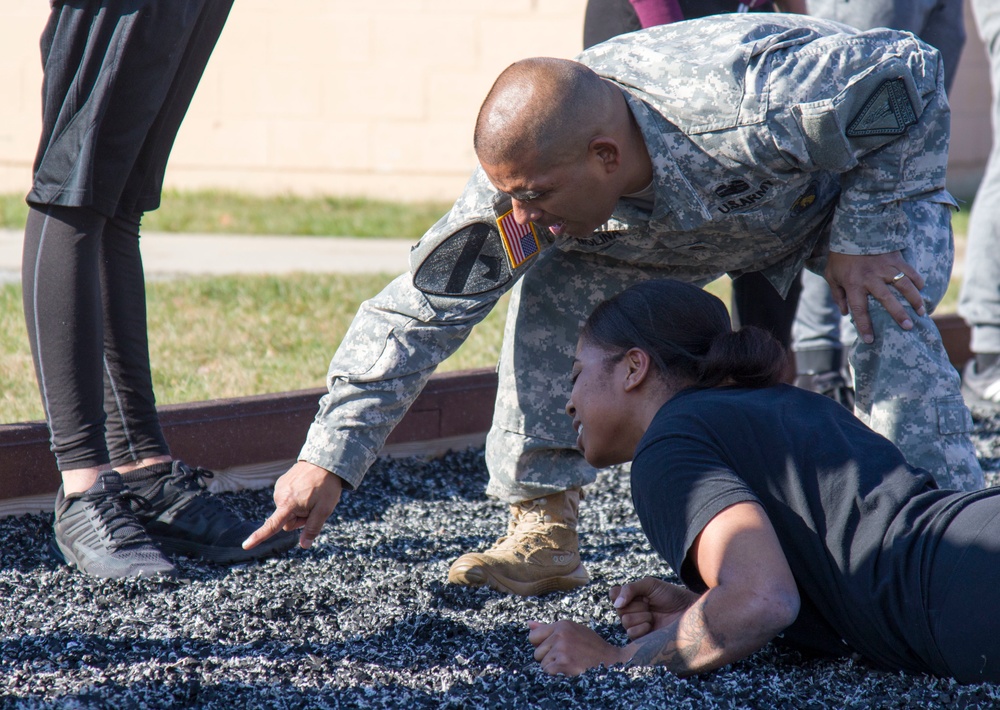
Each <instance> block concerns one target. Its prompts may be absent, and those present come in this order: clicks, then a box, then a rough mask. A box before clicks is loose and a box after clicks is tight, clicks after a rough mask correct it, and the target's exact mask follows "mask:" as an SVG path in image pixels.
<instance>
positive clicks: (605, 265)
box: [486, 202, 983, 503]
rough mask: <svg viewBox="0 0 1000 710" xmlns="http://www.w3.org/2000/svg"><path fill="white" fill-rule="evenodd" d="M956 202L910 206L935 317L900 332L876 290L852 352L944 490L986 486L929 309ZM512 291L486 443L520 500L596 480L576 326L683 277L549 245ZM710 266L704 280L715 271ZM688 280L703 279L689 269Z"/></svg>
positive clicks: (508, 497) (877, 421)
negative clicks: (584, 440) (581, 422)
mask: <svg viewBox="0 0 1000 710" xmlns="http://www.w3.org/2000/svg"><path fill="white" fill-rule="evenodd" d="M949 210H950V208H949V207H948V206H947V205H945V204H939V203H932V202H914V203H907V214H908V216H909V217H910V228H911V234H912V239H911V243H912V244H913V247H912V248H910V249H907V250H905V251H904V252H903V257H904V258H905V259H907V261H909V263H910V264H912V265H913V266H914V267H915V268H916V269H917V271H919V272H920V273H921V274H923V275H924V277H925V279H926V281H927V283H926V286H925V288H924V297H925V300H926V301H927V305H928V316H926V317H923V318H921V317H918V316H917V315H916V313H915V312H913V311H912V309H910V308H909V307H908V306H907V308H908V309H909V310H910V316H911V318H912V320H913V322H914V324H915V326H914V328H913V330H910V331H904V330H902V329H901V328H900V327H899V326H898V325H897V324H896V323H895V321H894V320H893V319H892V317H891V316H889V314H888V312H887V311H886V310H885V309H884V308H883V307H882V305H881V304H879V303H878V302H876V301H874V300H872V299H869V310H870V312H871V315H872V320H873V324H874V327H875V342H874V343H873V344H872V345H867V346H863V347H859V348H858V349H857V350H856V352H855V353H854V354H853V356H852V365H853V367H854V372H855V388H856V391H857V409H856V414H857V415H858V417H859V418H860V419H861V420H862V421H864V422H865V423H866V424H868V425H869V426H871V427H872V428H873V429H875V430H876V431H878V432H880V433H881V434H883V435H884V436H886V437H887V438H889V439H890V440H892V441H893V442H895V443H896V445H897V446H899V447H900V449H901V450H902V451H903V453H904V455H905V456H906V457H907V460H908V461H909V462H910V463H911V464H912V465H914V466H919V467H921V468H925V469H927V470H928V471H930V472H931V473H932V474H933V475H934V476H935V478H936V479H937V480H938V482H939V484H940V485H941V486H942V487H948V488H960V489H966V490H973V489H977V488H982V487H983V474H982V470H981V469H980V467H979V463H978V461H977V459H976V452H975V449H974V447H973V445H972V442H971V439H970V437H969V433H970V432H971V428H972V418H971V416H970V414H969V412H968V410H967V409H966V407H965V404H964V402H963V400H962V397H961V395H960V393H959V377H958V373H957V372H956V371H955V369H954V368H953V367H952V366H951V364H950V362H949V361H948V357H947V353H946V352H945V350H944V346H943V344H942V342H941V336H940V333H939V332H938V330H937V327H936V326H935V325H934V323H933V321H932V320H931V318H930V315H929V313H930V311H932V310H933V307H934V306H935V305H936V304H937V303H938V302H939V301H940V299H941V297H942V296H943V294H944V292H945V290H946V289H947V285H948V279H949V277H950V273H951V263H952V259H953V254H954V246H953V242H952V235H951V216H950V211H949ZM538 259H539V263H537V264H536V265H535V266H534V267H533V268H532V269H531V270H530V271H529V272H528V273H527V274H525V276H524V278H523V279H522V280H521V281H520V282H519V283H518V284H517V286H516V287H515V288H514V290H513V292H512V294H511V301H510V306H509V311H508V316H507V325H506V332H505V333H504V342H503V347H502V350H501V355H500V365H499V386H498V390H497V399H496V407H495V411H494V419H493V427H492V429H491V430H490V432H489V435H488V437H487V441H486V463H487V467H488V469H489V472H490V482H489V485H488V487H487V491H486V492H487V493H488V494H489V495H491V496H494V497H496V498H499V499H500V500H502V501H505V502H508V503H513V502H517V501H520V500H527V499H530V498H537V497H539V496H544V495H546V494H549V493H554V492H558V491H561V490H565V489H567V488H569V487H572V486H581V485H586V484H588V483H592V482H593V481H594V479H595V477H596V471H595V470H594V469H593V468H592V467H591V466H590V465H589V464H588V463H587V462H586V461H585V460H584V458H583V456H581V455H580V453H579V452H578V451H577V450H576V448H575V445H576V434H575V433H574V432H573V429H572V426H571V420H570V418H569V417H568V416H567V415H566V414H565V405H566V402H567V400H568V399H569V395H570V390H571V389H572V387H571V384H570V369H571V367H572V360H573V354H574V352H575V348H576V341H577V335H578V334H579V330H580V326H581V325H582V324H583V321H584V320H585V319H586V317H587V316H588V315H589V314H590V312H591V311H592V310H593V308H594V307H595V306H596V305H597V304H598V303H600V302H601V301H603V300H605V299H607V298H609V297H611V296H613V295H614V294H616V293H618V292H620V291H622V290H623V289H625V288H627V287H628V286H629V285H631V284H633V283H636V282H638V281H642V280H646V279H653V278H669V277H673V278H678V272H677V270H676V269H672V268H669V267H663V268H660V267H655V266H635V265H632V264H627V263H623V262H620V261H613V260H609V259H604V258H600V257H595V256H593V255H586V254H579V253H574V252H560V251H557V250H551V251H549V252H545V253H544V254H542V255H540V256H539V257H538ZM710 278H711V276H710V275H709V274H706V275H705V276H704V278H702V279H700V282H701V283H705V282H707V281H708V280H710ZM688 280H691V281H695V282H698V281H699V279H697V278H695V277H693V276H690V275H689V278H688Z"/></svg>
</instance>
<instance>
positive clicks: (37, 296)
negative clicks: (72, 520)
mask: <svg viewBox="0 0 1000 710" xmlns="http://www.w3.org/2000/svg"><path fill="white" fill-rule="evenodd" d="M232 1H233V0H190V1H189V2H183V3H181V2H176V1H175V0H104V2H100V3H79V2H53V4H52V12H51V14H50V16H49V22H48V24H47V25H46V28H45V31H44V33H43V35H42V41H41V50H42V62H43V66H44V83H43V86H42V119H43V120H42V136H41V140H40V141H39V147H38V154H37V156H36V158H35V171H34V180H33V184H32V189H31V192H30V193H29V195H28V203H29V204H30V205H31V211H30V213H29V216H28V223H27V226H26V227H25V233H24V260H23V264H22V276H21V278H22V286H23V288H24V314H25V320H26V321H27V324H28V333H29V336H30V342H31V352H32V356H33V358H34V362H35V372H36V375H37V377H38V385H39V389H40V390H41V394H42V401H43V404H44V406H45V415H46V418H47V420H48V423H49V429H50V431H51V442H52V451H53V452H54V453H55V455H56V463H57V465H58V467H59V470H60V471H65V470H69V469H76V468H85V467H92V466H100V465H102V464H107V463H109V462H110V463H111V464H112V465H113V466H117V465H121V464H123V463H126V462H130V461H135V460H138V459H141V458H148V457H151V456H159V455H166V454H169V450H168V449H167V443H166V441H165V440H164V437H163V433H162V432H161V430H160V425H159V422H158V420H157V415H156V406H155V402H154V398H153V385H152V381H151V377H150V371H149V353H148V346H147V341H146V300H145V286H144V283H143V273H142V259H141V257H140V255H139V221H140V219H141V217H142V214H143V212H146V211H148V210H151V209H155V208H156V207H157V206H158V205H159V201H160V188H161V186H162V184H163V175H164V171H165V170H166V165H167V157H168V156H169V154H170V150H171V147H172V146H173V143H174V138H175V136H176V135H177V131H178V129H179V128H180V125H181V121H182V120H183V118H184V115H185V113H186V111H187V109H188V106H189V104H190V103H191V99H192V97H193V96H194V92H195V89H196V87H197V86H198V82H199V81H200V79H201V75H202V73H203V72H204V70H205V65H206V64H207V62H208V59H209V57H210V56H211V53H212V49H213V48H214V46H215V43H216V41H217V40H218V38H219V35H220V34H221V32H222V28H223V26H224V25H225V22H226V18H227V17H228V14H229V10H230V8H231V6H232Z"/></svg>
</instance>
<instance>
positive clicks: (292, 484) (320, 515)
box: [243, 461, 344, 550]
mask: <svg viewBox="0 0 1000 710" xmlns="http://www.w3.org/2000/svg"><path fill="white" fill-rule="evenodd" d="M343 487H344V482H343V481H342V480H341V478H340V476H338V475H336V474H335V473H332V472H330V471H327V470H326V469H325V468H321V467H319V466H316V465H315V464H311V463H309V462H307V461H299V462H298V463H296V464H295V465H294V466H292V467H291V468H290V469H288V470H287V471H286V472H285V473H284V474H282V476H281V478H279V479H278V481H277V482H276V483H275V484H274V507H275V510H274V513H272V514H271V517H269V518H268V519H267V520H265V521H264V524H263V525H261V526H260V527H259V528H258V529H257V530H256V531H254V533H253V534H252V535H251V536H250V537H248V538H247V539H246V540H245V541H244V542H243V549H245V550H249V549H250V548H251V547H254V546H255V545H258V544H260V543H261V542H263V541H264V540H266V539H267V538H269V537H271V536H272V535H274V534H275V533H276V532H278V531H279V530H298V529H300V528H301V529H302V534H301V535H300V536H299V546H300V547H302V548H308V547H310V546H311V545H312V544H313V540H315V539H316V537H317V536H318V535H319V533H320V531H321V530H322V529H323V523H325V522H326V519H327V518H329V517H330V514H331V513H333V509H334V508H336V507H337V503H339V502H340V493H341V491H342V490H343Z"/></svg>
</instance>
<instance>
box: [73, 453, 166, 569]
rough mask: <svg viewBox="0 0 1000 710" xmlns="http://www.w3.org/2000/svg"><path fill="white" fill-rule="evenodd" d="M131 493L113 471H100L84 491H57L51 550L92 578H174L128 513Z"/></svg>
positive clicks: (161, 557)
mask: <svg viewBox="0 0 1000 710" xmlns="http://www.w3.org/2000/svg"><path fill="white" fill-rule="evenodd" d="M135 497H136V496H135V494H133V493H131V492H129V491H128V490H127V489H126V488H125V486H124V485H123V483H122V478H121V476H120V475H118V474H117V473H116V472H114V471H108V472H106V473H102V474H101V475H100V476H98V478H97V482H96V483H95V484H94V485H93V486H92V487H91V488H90V489H89V490H87V491H85V492H83V493H71V494H69V495H65V494H64V493H63V489H62V487H61V486H60V487H59V492H58V493H56V514H55V523H54V525H53V529H54V531H55V540H54V542H55V544H54V547H53V551H54V552H56V553H57V554H58V555H59V556H61V557H62V558H63V561H64V562H66V563H67V564H70V565H72V566H74V567H76V568H77V569H78V570H80V571H81V572H84V573H86V574H89V575H91V576H94V577H105V578H109V579H117V578H119V577H155V576H172V575H173V574H174V565H173V564H172V563H171V562H170V560H168V559H167V558H166V557H164V556H163V553H162V552H160V550H159V548H157V547H156V544H155V543H154V542H153V541H152V540H151V539H150V537H149V535H148V534H146V530H145V529H144V528H143V527H142V524H141V523H140V522H139V521H138V520H137V519H136V517H135V514H134V513H133V512H132V507H131V503H132V501H133V500H134V499H135Z"/></svg>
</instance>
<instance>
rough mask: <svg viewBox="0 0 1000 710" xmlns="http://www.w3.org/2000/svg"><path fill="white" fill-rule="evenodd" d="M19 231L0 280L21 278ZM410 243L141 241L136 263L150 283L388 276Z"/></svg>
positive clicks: (157, 236) (2, 242) (6, 242)
mask: <svg viewBox="0 0 1000 710" xmlns="http://www.w3.org/2000/svg"><path fill="white" fill-rule="evenodd" d="M22 239H23V235H22V233H21V232H20V231H19V230H10V229H3V230H0V281H16V280H18V279H19V278H20V274H21V242H22ZM411 246H412V242H410V241H408V240H406V239H360V238H355V237H262V236H240V235H220V234H164V233H159V232H150V233H148V234H144V235H143V236H142V261H143V265H144V267H145V270H146V275H147V276H149V277H151V278H157V277H170V276H179V275H189V274H190V275H197V274H288V273H294V272H296V271H299V272H311V273H347V274H362V273H369V274H380V273H384V274H389V275H392V276H395V275H397V274H401V273H403V272H404V271H406V270H407V269H408V268H409V254H410V247H411Z"/></svg>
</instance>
